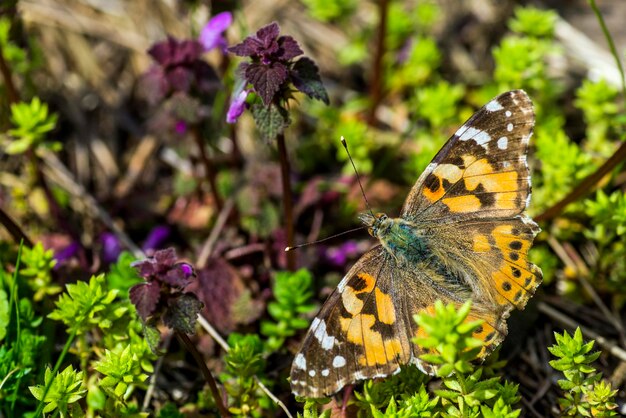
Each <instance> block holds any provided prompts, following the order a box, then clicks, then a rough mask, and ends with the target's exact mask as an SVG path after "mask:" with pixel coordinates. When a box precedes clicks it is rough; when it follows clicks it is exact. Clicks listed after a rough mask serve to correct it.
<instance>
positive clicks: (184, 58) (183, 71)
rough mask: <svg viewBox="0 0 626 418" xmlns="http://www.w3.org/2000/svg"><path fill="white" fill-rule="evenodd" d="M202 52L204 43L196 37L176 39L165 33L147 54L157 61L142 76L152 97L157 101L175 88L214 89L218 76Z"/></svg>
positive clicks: (189, 90) (207, 91) (190, 89)
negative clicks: (162, 38)
mask: <svg viewBox="0 0 626 418" xmlns="http://www.w3.org/2000/svg"><path fill="white" fill-rule="evenodd" d="M203 53H204V47H203V46H202V44H201V43H200V42H198V41H195V40H183V41H179V40H177V39H175V38H173V37H168V38H167V39H166V40H165V41H163V42H159V43H157V44H154V45H153V46H152V47H151V48H150V49H149V50H148V54H150V55H151V56H152V58H154V60H155V61H156V65H154V66H153V67H152V68H150V70H148V72H147V73H146V75H145V76H144V81H145V83H146V86H145V87H146V88H148V89H152V90H150V94H151V96H150V98H151V101H153V102H155V103H156V102H158V101H160V100H162V99H163V98H165V97H168V96H169V95H171V94H172V93H176V92H183V93H190V92H192V91H197V92H198V93H200V94H203V93H212V92H214V91H215V89H216V88H217V86H219V79H218V77H217V74H216V73H215V70H213V67H211V66H210V65H209V64H208V63H207V62H206V61H204V60H202V54H203Z"/></svg>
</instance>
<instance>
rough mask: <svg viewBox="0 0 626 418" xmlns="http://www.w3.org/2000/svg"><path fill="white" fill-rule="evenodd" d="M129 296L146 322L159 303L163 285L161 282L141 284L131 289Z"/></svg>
mask: <svg viewBox="0 0 626 418" xmlns="http://www.w3.org/2000/svg"><path fill="white" fill-rule="evenodd" d="M128 296H129V297H130V301H131V302H132V303H133V305H135V309H137V313H138V314H139V316H140V317H141V318H142V319H143V320H144V321H145V320H146V319H148V317H149V316H150V315H152V313H153V312H154V310H155V309H156V307H157V304H158V303H159V298H160V296H161V285H160V284H159V282H148V283H140V284H138V285H135V286H133V287H131V288H130V290H129V292H128Z"/></svg>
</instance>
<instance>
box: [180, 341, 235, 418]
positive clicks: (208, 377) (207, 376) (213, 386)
mask: <svg viewBox="0 0 626 418" xmlns="http://www.w3.org/2000/svg"><path fill="white" fill-rule="evenodd" d="M176 337H177V338H178V340H179V341H180V342H181V343H183V345H184V346H185V348H186V349H187V351H189V353H191V355H192V356H193V358H194V360H196V363H198V367H200V370H201V371H202V375H203V376H204V380H205V381H206V382H207V383H208V384H209V389H210V390H211V394H212V395H213V399H215V405H217V409H219V410H220V414H221V415H222V416H223V417H230V412H228V409H227V408H226V405H224V401H223V399H222V395H221V394H220V391H219V389H218V388H217V382H215V379H214V378H213V375H212V374H211V372H210V371H209V369H208V368H207V366H206V364H205V363H204V359H203V358H202V355H201V354H200V353H199V352H198V350H197V349H196V346H195V345H193V343H192V342H191V340H190V339H189V337H188V336H187V334H185V333H184V332H180V331H176Z"/></svg>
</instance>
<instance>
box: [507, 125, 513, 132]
mask: <svg viewBox="0 0 626 418" xmlns="http://www.w3.org/2000/svg"><path fill="white" fill-rule="evenodd" d="M506 130H507V131H509V132H511V131H512V130H513V124H512V123H509V124H508V125H506Z"/></svg>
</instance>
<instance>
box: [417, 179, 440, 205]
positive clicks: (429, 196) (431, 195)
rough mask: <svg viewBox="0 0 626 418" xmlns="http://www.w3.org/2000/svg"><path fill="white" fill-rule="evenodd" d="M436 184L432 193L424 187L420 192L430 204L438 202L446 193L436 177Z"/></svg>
mask: <svg viewBox="0 0 626 418" xmlns="http://www.w3.org/2000/svg"><path fill="white" fill-rule="evenodd" d="M437 182H438V184H437V185H436V187H435V191H434V192H433V191H431V189H430V188H428V187H424V189H423V190H422V193H423V194H424V197H426V199H428V200H430V201H431V202H432V203H434V202H436V201H438V200H439V199H441V197H442V196H443V195H444V194H446V191H445V190H444V189H443V184H442V181H441V178H439V177H437Z"/></svg>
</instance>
